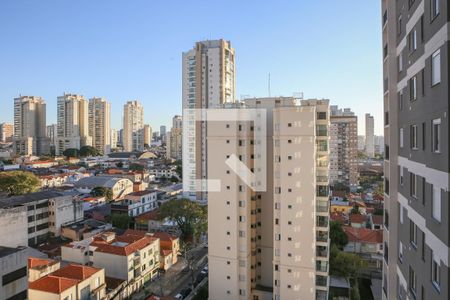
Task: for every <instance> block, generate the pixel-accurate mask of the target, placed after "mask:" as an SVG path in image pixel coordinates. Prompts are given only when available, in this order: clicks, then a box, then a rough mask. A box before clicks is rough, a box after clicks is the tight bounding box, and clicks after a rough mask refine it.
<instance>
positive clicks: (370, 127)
mask: <svg viewBox="0 0 450 300" xmlns="http://www.w3.org/2000/svg"><path fill="white" fill-rule="evenodd" d="M366 154H367V156H368V157H374V156H375V133H374V119H373V116H371V115H370V114H366Z"/></svg>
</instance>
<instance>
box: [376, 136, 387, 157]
mask: <svg viewBox="0 0 450 300" xmlns="http://www.w3.org/2000/svg"><path fill="white" fill-rule="evenodd" d="M384 145H385V144H384V136H381V135H376V136H375V137H374V151H375V154H378V155H383V154H384Z"/></svg>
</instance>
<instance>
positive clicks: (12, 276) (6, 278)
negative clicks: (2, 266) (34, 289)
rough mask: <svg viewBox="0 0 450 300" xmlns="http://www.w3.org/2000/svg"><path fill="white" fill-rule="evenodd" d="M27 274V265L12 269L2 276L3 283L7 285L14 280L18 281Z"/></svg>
mask: <svg viewBox="0 0 450 300" xmlns="http://www.w3.org/2000/svg"><path fill="white" fill-rule="evenodd" d="M25 276H27V267H23V268H20V269H18V270H15V271H12V272H10V273H8V274H5V275H3V277H2V284H3V286H5V285H7V284H8V283H11V282H13V281H16V280H18V279H20V278H22V277H25Z"/></svg>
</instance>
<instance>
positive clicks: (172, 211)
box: [159, 199, 208, 240]
mask: <svg viewBox="0 0 450 300" xmlns="http://www.w3.org/2000/svg"><path fill="white" fill-rule="evenodd" d="M159 218H160V219H161V220H162V219H166V218H167V219H169V220H171V221H173V222H175V223H176V224H177V225H178V227H179V229H180V231H181V238H182V239H183V240H187V239H189V238H191V237H195V236H199V235H200V234H202V233H204V232H205V231H206V228H207V222H208V219H207V206H206V205H199V204H198V203H195V202H193V201H190V200H188V199H172V200H169V201H167V202H165V203H163V204H162V205H161V206H160V208H159Z"/></svg>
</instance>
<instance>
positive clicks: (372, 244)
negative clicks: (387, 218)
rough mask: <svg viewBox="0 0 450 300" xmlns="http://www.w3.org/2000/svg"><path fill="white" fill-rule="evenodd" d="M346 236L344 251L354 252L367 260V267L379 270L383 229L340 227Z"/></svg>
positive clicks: (381, 259) (381, 261)
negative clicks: (346, 241)
mask: <svg viewBox="0 0 450 300" xmlns="http://www.w3.org/2000/svg"><path fill="white" fill-rule="evenodd" d="M342 229H343V230H344V232H345V234H346V235H347V238H348V243H347V245H345V247H344V251H345V252H350V253H356V254H358V255H360V256H361V257H362V258H363V259H364V260H366V261H367V262H368V265H369V268H372V269H375V270H380V269H381V266H382V264H383V230H372V229H367V228H354V227H351V226H344V227H342Z"/></svg>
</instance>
